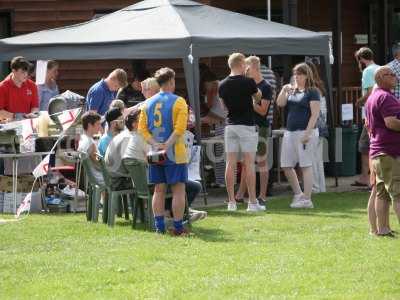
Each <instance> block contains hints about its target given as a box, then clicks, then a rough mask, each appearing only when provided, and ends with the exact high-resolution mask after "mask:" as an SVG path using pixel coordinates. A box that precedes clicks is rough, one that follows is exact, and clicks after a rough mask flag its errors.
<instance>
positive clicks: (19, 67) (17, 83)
mask: <svg viewBox="0 0 400 300" xmlns="http://www.w3.org/2000/svg"><path fill="white" fill-rule="evenodd" d="M30 66H31V63H30V62H29V61H27V60H26V59H25V58H24V57H22V56H17V57H14V58H13V60H12V61H11V71H12V72H11V74H10V75H9V76H7V77H6V79H4V80H3V81H2V82H1V83H0V119H3V120H4V119H6V120H12V119H14V118H15V114H18V113H21V114H25V117H27V118H29V117H32V113H34V112H37V111H39V98H38V92H37V87H36V84H35V83H34V82H33V81H32V80H30V79H28V71H29V68H30Z"/></svg>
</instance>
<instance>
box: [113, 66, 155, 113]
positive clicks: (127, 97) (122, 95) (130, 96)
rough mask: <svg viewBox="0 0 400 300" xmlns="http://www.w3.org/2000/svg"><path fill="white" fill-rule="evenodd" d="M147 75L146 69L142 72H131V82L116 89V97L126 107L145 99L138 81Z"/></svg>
mask: <svg viewBox="0 0 400 300" xmlns="http://www.w3.org/2000/svg"><path fill="white" fill-rule="evenodd" d="M147 77H149V76H148V72H147V71H145V72H143V74H133V81H132V83H131V84H128V85H127V86H126V87H124V88H121V89H120V90H119V91H118V94H117V97H116V99H120V100H122V101H124V104H125V107H126V108H129V107H132V106H135V105H137V104H139V103H141V102H143V101H144V100H146V99H145V97H144V95H143V94H142V88H141V86H140V82H141V81H143V80H145V79H146V78H147Z"/></svg>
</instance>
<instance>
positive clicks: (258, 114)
mask: <svg viewBox="0 0 400 300" xmlns="http://www.w3.org/2000/svg"><path fill="white" fill-rule="evenodd" d="M246 65H247V70H246V76H247V77H249V78H253V79H254V81H255V82H256V84H257V88H258V89H259V90H260V91H261V94H262V98H261V103H260V105H256V106H254V111H253V114H254V122H255V124H256V126H257V129H258V145H257V169H258V172H259V173H260V192H259V195H258V197H257V200H258V203H259V204H261V205H263V206H264V205H265V204H266V198H267V186H268V171H269V167H268V137H269V135H270V128H269V121H268V119H267V114H268V111H269V107H270V104H271V99H272V88H271V86H270V85H269V84H268V83H267V81H266V80H264V78H263V76H262V73H261V64H260V59H259V58H258V57H257V56H249V57H247V58H246ZM241 174H243V175H242V176H241V180H240V188H239V190H238V192H237V194H236V199H242V198H243V195H244V194H245V193H246V190H247V188H246V178H245V176H244V174H245V172H243V170H242V173H241Z"/></svg>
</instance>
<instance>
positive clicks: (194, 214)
mask: <svg viewBox="0 0 400 300" xmlns="http://www.w3.org/2000/svg"><path fill="white" fill-rule="evenodd" d="M189 215H190V223H194V222H196V221H198V220H202V219H205V218H206V217H207V212H206V211H202V210H195V209H192V208H189Z"/></svg>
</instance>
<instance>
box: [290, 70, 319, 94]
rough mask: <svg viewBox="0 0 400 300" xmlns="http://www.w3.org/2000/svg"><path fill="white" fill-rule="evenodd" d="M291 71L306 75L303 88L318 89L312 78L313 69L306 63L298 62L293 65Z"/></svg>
mask: <svg viewBox="0 0 400 300" xmlns="http://www.w3.org/2000/svg"><path fill="white" fill-rule="evenodd" d="M293 72H296V73H300V74H303V75H305V76H306V83H305V89H306V90H308V89H318V88H317V84H316V82H315V79H314V75H313V71H312V70H311V68H310V67H309V66H308V65H307V64H306V63H300V64H297V65H295V66H294V68H293Z"/></svg>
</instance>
